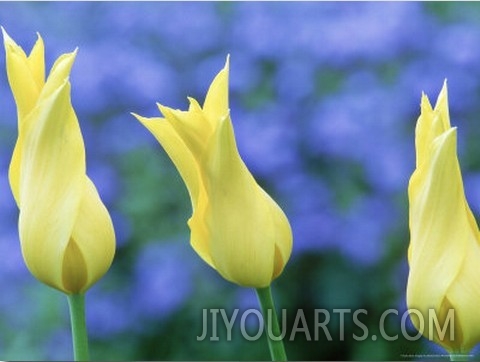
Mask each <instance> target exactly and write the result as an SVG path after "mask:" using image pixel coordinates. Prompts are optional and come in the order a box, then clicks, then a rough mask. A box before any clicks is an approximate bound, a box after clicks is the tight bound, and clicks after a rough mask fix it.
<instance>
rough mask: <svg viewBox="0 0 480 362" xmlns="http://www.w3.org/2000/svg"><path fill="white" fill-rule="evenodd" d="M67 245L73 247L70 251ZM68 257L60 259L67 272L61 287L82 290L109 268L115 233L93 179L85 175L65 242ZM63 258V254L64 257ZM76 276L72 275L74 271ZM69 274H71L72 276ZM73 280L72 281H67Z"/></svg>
mask: <svg viewBox="0 0 480 362" xmlns="http://www.w3.org/2000/svg"><path fill="white" fill-rule="evenodd" d="M70 249H73V250H72V251H70ZM69 251H70V255H71V256H70V258H69V260H68V261H67V260H65V261H64V272H65V270H66V268H68V269H69V270H73V271H71V272H69V276H68V277H64V280H67V281H70V285H69V283H66V282H65V283H64V285H65V289H66V290H68V291H69V292H71V293H82V292H84V291H85V290H86V288H88V287H89V286H91V285H92V284H94V283H95V282H96V281H97V280H98V279H100V278H101V277H102V276H103V275H104V274H105V273H106V272H107V270H108V269H109V268H110V265H111V264H112V261H113V256H114V253H115V233H114V229H113V224H112V221H111V219H110V215H109V213H108V211H107V209H106V208H105V206H104V205H103V203H102V201H101V199H100V196H99V195H98V192H97V189H96V188H95V185H94V184H93V182H92V181H91V180H90V179H89V178H87V179H86V187H85V192H84V194H83V198H82V201H81V204H80V209H79V213H78V216H77V219H76V222H75V225H74V228H73V231H72V237H71V239H70V242H69V244H68V246H67V253H66V254H68V252H69ZM65 258H67V256H66V257H65ZM74 273H75V275H78V277H76V278H75V277H73V276H74V275H73V274H74ZM72 275H73V276H72ZM72 280H74V281H75V283H72V282H71V281H72Z"/></svg>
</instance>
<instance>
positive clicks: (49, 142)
mask: <svg viewBox="0 0 480 362" xmlns="http://www.w3.org/2000/svg"><path fill="white" fill-rule="evenodd" d="M2 30H3V29H2ZM3 38H4V43H5V51H6V64H7V75H8V81H9V83H10V87H11V89H12V93H13V96H14V99H15V102H16V105H17V116H18V139H17V142H16V144H15V148H14V151H13V156H12V160H11V163H10V169H9V181H10V186H11V189H12V193H13V196H14V198H15V201H16V203H17V205H18V208H19V210H20V214H19V234H20V243H21V248H22V254H23V258H24V260H25V263H26V265H27V267H28V269H29V270H30V271H31V273H32V274H33V275H34V276H35V277H36V278H37V279H39V280H40V281H42V282H43V283H45V284H47V285H49V286H51V287H54V288H56V289H59V290H61V291H63V292H65V293H67V294H74V293H83V292H85V291H86V290H87V289H88V288H89V287H90V286H91V285H92V284H93V283H95V282H96V281H97V280H98V279H99V278H100V277H102V276H103V275H104V274H105V272H106V271H107V270H108V269H109V267H110V265H111V263H112V260H113V255H114V252H115V234H114V230H113V225H112V221H111V219H110V216H109V214H108V211H107V209H106V208H105V206H104V205H103V203H102V201H101V200H100V197H99V195H98V193H97V190H96V188H95V186H94V184H93V183H92V181H91V180H90V179H89V178H88V177H87V175H86V165H85V148H84V144H83V139H82V134H81V131H80V127H79V124H78V120H77V117H76V115H75V111H74V109H73V107H72V104H71V99H70V82H69V74H70V70H71V67H72V64H73V61H74V59H75V55H76V51H75V52H73V53H68V54H63V55H62V56H60V57H59V58H58V59H57V60H56V62H55V64H54V65H53V67H52V70H51V72H50V74H49V76H48V78H47V80H46V81H45V60H44V46H43V41H42V38H41V37H40V36H38V39H37V41H36V43H35V45H34V47H33V49H32V51H31V53H30V55H28V56H27V55H26V54H25V52H24V51H23V50H22V49H21V48H20V47H19V46H18V45H17V44H16V43H15V42H14V41H13V40H12V39H11V38H10V37H9V36H8V34H7V33H6V32H5V30H3Z"/></svg>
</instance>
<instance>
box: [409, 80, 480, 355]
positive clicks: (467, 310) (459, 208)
mask: <svg viewBox="0 0 480 362" xmlns="http://www.w3.org/2000/svg"><path fill="white" fill-rule="evenodd" d="M415 147H416V159H417V162H416V169H415V171H414V173H413V175H412V177H411V179H410V183H409V187H408V197H409V203H410V215H409V219H410V237H411V239H410V246H409V250H408V261H409V266H410V273H409V276H408V285H407V305H408V308H410V309H416V310H417V311H419V312H420V314H421V315H422V317H423V320H424V324H423V327H424V328H423V329H422V323H421V322H420V320H419V319H420V318H419V316H418V315H416V314H412V322H413V323H414V325H415V327H416V328H417V329H419V330H421V331H422V332H423V334H424V336H426V337H427V338H429V339H431V340H433V341H434V342H436V343H438V344H440V345H441V346H443V347H444V348H445V349H447V350H448V351H449V352H451V353H452V352H457V353H458V352H461V353H466V352H468V351H470V349H471V348H472V347H473V346H474V345H475V344H476V343H478V342H480V329H479V328H478V326H479V325H480V314H479V313H478V306H479V304H480V278H479V277H478V275H479V270H480V269H479V267H480V233H479V230H478V226H477V224H476V222H475V218H474V216H473V214H472V211H471V210H470V207H469V206H468V203H467V201H466V198H465V193H464V189H463V181H462V174H461V171H460V166H459V162H458V158H457V130H456V128H452V127H451V126H450V119H449V112H448V100H447V86H446V83H445V85H444V87H443V89H442V91H441V92H440V95H439V96H438V100H437V103H436V105H435V108H434V109H432V107H431V105H430V103H429V101H428V98H427V97H426V96H425V95H423V97H422V102H421V114H420V117H419V119H418V122H417V126H416V135H415ZM429 309H430V310H431V312H430V314H431V315H435V316H436V318H437V321H438V322H439V324H438V325H439V326H440V327H442V328H443V330H442V328H440V329H437V328H435V326H433V327H432V326H428V325H427V321H430V322H428V323H432V322H431V320H432V319H431V318H432V317H429ZM450 310H451V312H450ZM432 313H433V314H432ZM442 332H443V333H442Z"/></svg>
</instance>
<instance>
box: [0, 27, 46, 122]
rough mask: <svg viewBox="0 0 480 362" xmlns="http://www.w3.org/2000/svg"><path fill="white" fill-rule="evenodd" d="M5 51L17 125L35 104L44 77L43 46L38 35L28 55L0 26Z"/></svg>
mask: <svg viewBox="0 0 480 362" xmlns="http://www.w3.org/2000/svg"><path fill="white" fill-rule="evenodd" d="M2 32H3V39H4V45H5V53H6V64H7V76H8V81H9V83H10V87H11V88H12V93H13V97H14V98H15V102H16V104H17V113H18V117H19V127H21V122H20V120H21V118H22V117H24V116H26V115H27V114H28V113H29V112H30V111H31V110H32V109H33V107H34V106H35V103H36V101H37V99H38V97H39V95H40V91H41V89H42V87H43V83H44V78H45V63H44V46H43V41H42V38H41V37H40V36H38V39H37V42H36V43H35V45H34V47H33V49H32V52H31V54H30V57H27V55H26V54H25V52H24V51H23V49H22V48H20V47H19V46H18V45H17V44H16V43H15V41H13V39H12V38H10V36H9V35H8V34H7V33H6V31H5V30H4V29H3V28H2Z"/></svg>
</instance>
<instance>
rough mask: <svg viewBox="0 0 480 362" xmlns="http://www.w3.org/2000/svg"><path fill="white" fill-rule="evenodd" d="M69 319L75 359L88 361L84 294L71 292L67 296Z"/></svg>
mask: <svg viewBox="0 0 480 362" xmlns="http://www.w3.org/2000/svg"><path fill="white" fill-rule="evenodd" d="M68 306H69V308H70V320H71V323H72V339H73V353H74V357H75V361H88V360H89V353H88V336H87V325H86V322H85V295H84V294H71V295H69V296H68Z"/></svg>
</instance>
